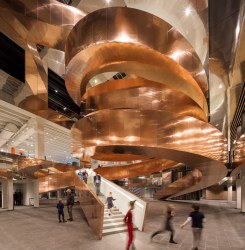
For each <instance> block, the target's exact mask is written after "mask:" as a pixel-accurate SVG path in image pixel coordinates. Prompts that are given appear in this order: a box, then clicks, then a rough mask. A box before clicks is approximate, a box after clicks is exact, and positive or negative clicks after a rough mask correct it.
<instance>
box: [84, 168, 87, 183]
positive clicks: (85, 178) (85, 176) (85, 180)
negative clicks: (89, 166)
mask: <svg viewBox="0 0 245 250" xmlns="http://www.w3.org/2000/svg"><path fill="white" fill-rule="evenodd" d="M83 180H84V182H85V183H86V184H87V182H88V172H87V171H86V169H85V170H84V172H83Z"/></svg>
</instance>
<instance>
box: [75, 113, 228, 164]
mask: <svg viewBox="0 0 245 250" xmlns="http://www.w3.org/2000/svg"><path fill="white" fill-rule="evenodd" d="M110 121H113V122H110ZM76 131H79V132H76ZM72 132H75V133H80V136H79V137H78V143H79V140H80V143H81V144H80V146H81V147H90V146H95V145H97V146H108V145H132V146H133V145H134V146H139V145H140V146H151V147H160V148H161V147H164V148H169V149H170V148H171V149H175V150H181V151H186V152H191V153H194V154H199V155H203V156H206V157H209V158H212V159H214V160H218V161H222V162H226V160H227V155H226V154H227V148H226V147H227V144H226V139H225V138H224V137H223V136H222V133H220V131H219V130H217V129H216V128H215V127H213V126H211V125H209V124H207V123H205V122H202V121H200V120H197V119H195V118H193V117H178V116H177V115H176V114H173V113H170V112H166V111H159V110H157V111H156V110H131V109H119V110H101V111H99V112H94V113H93V114H90V115H89V116H86V117H84V118H83V119H80V120H79V121H78V122H76V123H75V124H74V126H73V128H72Z"/></svg>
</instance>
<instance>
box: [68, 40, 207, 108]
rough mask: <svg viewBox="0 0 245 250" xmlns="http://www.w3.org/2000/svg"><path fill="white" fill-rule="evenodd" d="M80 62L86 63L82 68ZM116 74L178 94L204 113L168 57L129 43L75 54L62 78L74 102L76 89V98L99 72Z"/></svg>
mask: <svg viewBox="0 0 245 250" xmlns="http://www.w3.org/2000/svg"><path fill="white" fill-rule="evenodd" d="M88 56H89V60H88ZM149 58H151V60H150V61H149ZM84 61H86V62H87V63H86V64H84V65H83V62H84ZM117 71H119V72H125V73H127V74H135V75H137V76H139V77H142V78H145V79H147V80H150V81H155V82H159V83H162V84H165V85H167V86H170V87H171V88H173V89H176V90H178V91H181V92H182V93H183V94H185V95H187V96H188V97H190V98H191V99H192V100H193V101H195V102H196V103H197V104H198V105H199V106H200V107H201V108H202V109H203V110H204V112H205V113H207V108H208V107H207V102H206V99H205V96H204V94H203V92H202V90H201V89H200V87H199V85H198V84H197V82H196V81H195V80H194V79H193V77H192V76H191V75H190V73H189V72H187V71H186V70H185V69H184V68H182V67H181V66H180V65H179V64H178V63H176V62H175V61H174V60H172V59H171V58H169V57H167V56H165V55H163V54H161V53H159V52H156V51H154V50H152V49H150V48H146V47H144V46H141V45H134V44H131V43H119V42H117V43H116V42H111V43H108V44H99V45H95V46H92V47H89V48H88V49H85V50H83V51H81V52H79V53H77V54H76V55H75V56H74V57H73V58H72V60H71V61H70V62H69V64H68V65H67V71H66V78H65V80H66V87H67V90H68V92H69V94H70V95H71V97H72V98H73V100H74V101H75V102H77V101H78V99H77V98H74V96H77V97H79V96H78V95H79V94H78V93H79V89H80V95H81V96H83V94H84V93H85V92H86V86H87V84H88V82H89V80H90V79H91V78H92V77H94V76H96V75H97V74H100V73H102V72H117ZM72 93H74V94H72Z"/></svg>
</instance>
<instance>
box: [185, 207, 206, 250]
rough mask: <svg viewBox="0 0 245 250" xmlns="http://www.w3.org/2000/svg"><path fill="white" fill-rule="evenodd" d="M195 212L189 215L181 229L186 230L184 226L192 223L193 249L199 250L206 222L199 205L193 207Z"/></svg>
mask: <svg viewBox="0 0 245 250" xmlns="http://www.w3.org/2000/svg"><path fill="white" fill-rule="evenodd" d="M192 208H193V212H191V213H190V214H189V217H188V218H187V220H186V221H185V222H184V223H183V224H182V225H181V226H180V228H184V226H185V225H186V224H187V223H189V222H190V221H192V226H191V227H192V232H193V249H194V250H198V247H199V244H200V240H201V236H202V229H203V222H205V216H204V214H203V213H202V212H200V211H199V209H200V207H199V205H192Z"/></svg>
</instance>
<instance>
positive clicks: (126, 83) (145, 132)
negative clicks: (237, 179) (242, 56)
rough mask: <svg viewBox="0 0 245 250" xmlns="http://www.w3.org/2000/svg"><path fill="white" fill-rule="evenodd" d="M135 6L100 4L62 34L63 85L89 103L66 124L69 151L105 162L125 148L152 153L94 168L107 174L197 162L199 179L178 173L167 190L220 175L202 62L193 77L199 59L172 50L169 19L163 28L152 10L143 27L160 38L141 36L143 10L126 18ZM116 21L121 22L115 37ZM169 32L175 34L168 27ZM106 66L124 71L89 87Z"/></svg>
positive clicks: (223, 154)
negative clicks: (70, 140)
mask: <svg viewBox="0 0 245 250" xmlns="http://www.w3.org/2000/svg"><path fill="white" fill-rule="evenodd" d="M136 12H137V13H138V11H137V10H131V9H127V8H111V9H108V12H107V10H99V11H97V12H94V13H91V14H89V15H88V16H87V17H86V18H84V19H83V20H81V21H80V22H78V24H77V25H76V26H75V27H74V29H73V31H72V32H71V33H70V35H69V37H68V40H67V47H66V86H67V89H68V92H69V94H70V96H71V97H72V98H73V100H74V101H75V102H77V103H79V102H80V100H83V101H85V102H86V110H88V114H87V115H86V116H85V117H84V118H82V119H80V120H79V121H77V122H76V123H75V124H74V126H73V127H72V134H73V140H74V142H73V152H74V153H75V154H79V155H80V157H81V159H89V158H93V157H94V158H97V159H100V157H101V158H102V159H103V160H105V161H106V160H108V161H109V160H110V159H114V161H124V159H123V156H124V155H125V159H126V156H128V155H135V156H138V157H140V156H141V155H144V156H146V157H148V158H152V159H151V160H148V161H147V164H146V162H141V163H139V164H135V165H128V166H124V167H122V166H116V167H109V168H108V167H107V168H102V169H97V171H98V172H100V173H101V175H102V176H106V177H107V178H111V179H116V178H126V177H132V176H137V175H140V173H150V171H152V172H154V171H155V168H156V167H157V169H159V168H160V166H159V165H158V166H157V164H154V162H156V161H157V160H156V158H158V159H159V158H160V159H168V160H170V161H173V162H181V163H184V164H187V165H188V166H189V167H191V168H192V169H196V170H195V171H193V173H197V172H198V173H199V172H201V174H199V177H198V182H197V181H195V182H193V176H192V177H190V179H191V181H189V182H188V183H189V185H184V183H185V182H186V180H185V179H181V180H179V181H178V182H179V183H180V184H181V183H182V184H183V185H182V188H179V187H177V186H178V185H177V186H176V189H175V190H173V189H172V193H171V195H177V194H179V193H180V192H182V193H183V192H184V193H188V192H192V191H194V190H198V189H201V188H205V187H208V186H210V185H212V184H215V183H217V182H218V181H220V179H222V178H223V177H224V176H226V174H227V169H226V167H225V166H224V164H223V163H225V162H226V161H227V141H226V139H225V138H224V137H223V136H222V133H220V132H219V130H217V129H216V128H215V127H213V126H211V125H209V124H207V123H206V122H207V113H208V107H207V102H206V98H205V95H204V94H203V92H204V93H206V92H205V91H203V90H204V88H203V85H202V84H200V82H201V81H202V80H200V79H202V78H203V79H205V71H204V70H203V67H201V68H202V71H201V72H200V71H198V72H199V73H198V75H199V78H195V80H194V78H193V76H194V75H193V72H195V69H196V68H195V65H197V61H198V60H197V61H196V62H195V63H193V62H194V58H195V56H194V57H193V55H192V54H191V53H188V52H187V51H186V50H184V49H183V51H181V52H180V51H177V50H176V51H175V50H173V51H171V49H169V47H168V46H170V44H171V41H170V40H168V38H169V37H167V36H166V37H165V36H164V34H165V33H164V32H165V30H166V27H170V26H166V27H165V29H164V26H162V24H163V23H162V22H161V21H159V23H158V22H156V23H154V21H156V20H157V19H154V18H155V17H152V18H153V19H151V20H154V21H153V23H154V25H153V26H151V24H152V22H151V21H149V23H150V26H149V27H150V29H151V30H152V32H153V33H154V32H158V34H163V35H162V36H161V37H162V39H163V40H161V41H162V43H161V44H155V43H154V42H158V41H159V40H157V39H156V40H154V41H153V40H152V36H150V37H149V36H148V37H149V38H148V40H147V39H146V40H144V37H145V36H146V34H148V33H147V32H148V31H147V30H148V29H147V28H146V31H145V32H144V31H142V29H143V27H142V25H141V23H142V19H141V18H142V16H145V17H146V19H147V18H148V17H149V15H148V14H146V13H145V12H142V13H139V18H138V19H136V21H135V22H134V23H132V20H133V19H132V16H131V15H132V13H136ZM108 13H109V14H108ZM135 16H136V14H135ZM137 16H138V14H137ZM107 17H108V20H111V19H113V20H115V22H114V23H113V22H108V23H110V24H107V23H105V25H102V27H101V28H100V29H99V27H100V26H99V25H98V23H99V21H97V20H102V23H103V20H105V18H107ZM139 20H141V21H139ZM116 21H118V23H119V24H117V22H116ZM119 21H120V22H119ZM131 23H132V24H131ZM121 24H122V25H121ZM158 24H159V26H157V25H158ZM155 25H156V26H157V27H155ZM127 27H128V28H127ZM153 27H154V28H153ZM123 28H127V29H126V30H125V36H124V38H123V39H122V37H120V34H121V32H122V29H123ZM161 28H162V30H161ZM144 29H145V27H144ZM104 30H105V31H106V32H104ZM136 31H137V32H136ZM170 33H171V32H170ZM78 34H79V35H78ZM98 34H99V35H98ZM105 34H106V35H105ZM135 34H136V35H135ZM171 35H173V36H174V35H176V37H178V39H179V38H180V36H178V34H177V33H175V31H174V32H172V34H171ZM171 35H170V37H171ZM126 38H127V39H126ZM182 40H183V41H184V39H179V40H178V41H179V43H178V42H177V41H176V40H174V39H173V41H174V42H173V41H172V42H173V43H172V44H171V46H172V47H171V46H170V47H171V48H173V47H174V48H175V49H177V48H178V47H179V46H180V44H184V43H181V41H182ZM177 44H178V46H177ZM162 45H163V47H161V46H162ZM180 47H181V46H180ZM184 47H185V45H184V46H183V47H182V48H184ZM186 48H187V47H186ZM180 55H183V57H181V56H180ZM173 59H174V60H175V61H174V60H173ZM184 65H185V66H184ZM182 66H184V68H183V67H182ZM107 72H124V73H126V75H127V77H126V78H125V79H123V80H116V81H107V82H104V83H102V84H100V85H98V86H95V87H93V88H91V83H90V81H91V79H93V77H96V76H99V75H100V74H102V73H107ZM196 80H197V81H196ZM190 159H191V160H190ZM173 165H174V164H173ZM166 168H171V166H167V167H166ZM129 170H130V171H129ZM180 186H181V185H180ZM183 187H185V188H184V190H183Z"/></svg>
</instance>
